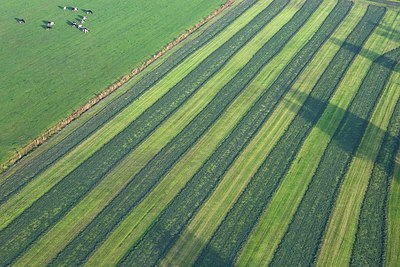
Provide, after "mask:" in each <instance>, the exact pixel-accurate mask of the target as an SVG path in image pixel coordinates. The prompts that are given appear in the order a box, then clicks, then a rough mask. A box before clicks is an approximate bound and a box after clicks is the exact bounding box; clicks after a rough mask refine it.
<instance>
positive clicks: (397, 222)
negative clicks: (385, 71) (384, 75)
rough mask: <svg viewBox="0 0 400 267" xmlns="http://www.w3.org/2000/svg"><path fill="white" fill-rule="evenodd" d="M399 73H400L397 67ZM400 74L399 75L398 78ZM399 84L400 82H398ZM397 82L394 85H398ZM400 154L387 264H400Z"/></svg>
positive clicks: (390, 204) (390, 205) (393, 181)
mask: <svg viewBox="0 0 400 267" xmlns="http://www.w3.org/2000/svg"><path fill="white" fill-rule="evenodd" d="M397 69H398V70H397V73H400V71H399V69H400V68H397ZM398 77H399V76H397V78H398ZM397 84H398V83H397ZM397 84H396V83H395V84H393V85H394V87H396V86H398V85H397ZM399 162H400V154H399V151H397V155H396V159H395V169H394V174H393V176H392V177H391V178H390V188H389V196H388V203H387V205H388V208H387V217H386V223H387V224H386V227H387V228H386V233H387V243H386V244H387V247H386V251H385V265H386V266H397V265H399V264H400V255H399V253H398V251H399V248H400V237H399V235H398V233H399V228H400V207H399V205H398V203H399V200H400V168H399V167H400V164H399Z"/></svg>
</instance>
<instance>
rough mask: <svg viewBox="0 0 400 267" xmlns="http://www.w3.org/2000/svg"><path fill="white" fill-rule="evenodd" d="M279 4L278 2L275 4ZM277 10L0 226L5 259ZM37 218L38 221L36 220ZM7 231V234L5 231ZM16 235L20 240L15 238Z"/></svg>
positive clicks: (267, 13)
mask: <svg viewBox="0 0 400 267" xmlns="http://www.w3.org/2000/svg"><path fill="white" fill-rule="evenodd" d="M277 6H279V5H277ZM283 6H284V5H281V7H280V8H282V7H283ZM279 11H280V9H279V8H276V7H273V8H270V9H266V10H265V11H264V12H262V13H260V14H259V15H258V16H257V17H256V18H255V19H253V20H252V22H251V23H249V24H247V25H246V27H245V28H243V29H242V30H241V31H240V32H239V33H237V34H236V35H235V36H234V37H232V38H231V39H230V40H229V41H227V42H226V43H225V44H224V45H223V46H221V47H220V48H218V49H217V50H216V51H214V52H213V54H211V56H209V57H208V58H207V59H206V60H205V61H203V62H202V63H201V64H200V65H199V66H198V67H197V68H196V69H195V70H193V71H192V72H191V73H190V74H188V75H187V76H186V77H185V78H184V79H183V80H181V81H180V82H178V83H177V84H176V85H175V86H174V87H173V88H172V89H171V90H170V91H169V92H168V93H166V94H165V95H164V96H163V97H162V98H160V99H159V100H158V101H157V102H156V103H155V104H153V105H152V106H151V107H150V108H149V109H147V110H146V111H145V112H144V113H142V114H141V115H140V116H139V117H138V119H137V120H135V121H134V122H133V123H131V124H130V125H129V126H128V127H127V128H125V129H124V130H123V131H122V132H120V133H119V134H118V135H117V136H116V137H115V138H113V139H112V140H111V141H110V142H109V143H107V144H106V145H105V146H103V147H102V148H101V149H100V150H98V151H97V152H96V153H95V154H93V155H92V156H91V157H90V158H89V159H88V160H87V161H85V162H84V163H83V164H81V165H80V166H79V167H78V168H76V169H75V170H74V171H73V172H71V173H70V174H69V175H68V176H67V177H65V178H64V179H63V180H62V181H61V182H59V183H58V184H57V185H56V186H54V187H53V188H52V189H51V190H50V191H49V192H47V193H46V194H45V195H44V196H43V197H42V198H40V199H39V200H38V201H36V202H35V203H34V204H33V205H32V206H31V207H29V208H28V209H27V210H25V211H24V213H22V214H21V215H20V216H19V217H18V218H17V219H15V220H14V221H13V222H12V223H11V224H10V225H8V226H7V227H6V228H5V229H3V231H2V232H1V233H0V239H3V238H4V239H6V240H8V241H7V242H9V243H12V244H13V246H14V247H13V246H9V245H8V244H6V242H3V245H4V248H7V251H6V250H3V249H2V254H3V255H4V257H1V258H2V260H4V263H7V262H8V261H9V260H11V259H12V258H15V256H16V255H18V254H19V253H20V252H22V251H23V250H24V249H25V248H26V246H27V245H28V244H30V243H31V242H32V241H33V240H34V239H36V238H37V237H38V236H39V235H40V234H41V233H42V232H44V231H45V230H46V229H47V228H48V227H49V226H50V225H51V224H52V222H55V221H56V220H58V219H59V218H60V217H61V216H62V214H65V212H66V211H68V210H69V209H70V208H71V207H72V206H73V205H74V204H75V203H77V202H78V201H79V200H80V199H81V198H82V197H83V196H84V195H85V194H86V193H87V192H88V191H89V190H91V188H93V187H94V186H95V185H96V184H97V183H98V182H99V181H100V180H101V178H102V177H103V176H104V174H106V173H107V172H108V171H109V170H110V169H111V168H112V167H113V166H114V165H115V164H117V163H118V162H119V161H120V160H121V159H122V158H123V157H124V156H125V155H126V154H127V153H129V152H130V151H132V149H134V148H135V147H136V146H137V145H138V144H139V143H140V142H141V141H142V140H144V138H145V137H146V136H147V135H148V134H149V133H150V132H152V131H153V130H154V129H155V128H157V127H158V125H159V124H160V123H162V121H164V120H165V119H166V118H167V117H168V116H170V115H171V114H172V113H173V112H174V111H175V110H176V109H177V108H178V107H179V106H181V105H182V104H183V103H184V102H185V101H186V100H187V99H189V98H190V97H191V96H192V95H193V93H194V92H195V91H196V90H198V89H199V88H200V87H201V85H203V84H204V83H205V82H206V81H207V80H208V79H209V78H210V77H211V76H212V75H214V74H215V73H216V72H218V70H220V69H221V68H222V67H223V66H224V64H226V62H227V60H228V59H229V58H230V57H231V56H232V55H233V54H234V53H236V52H237V51H238V50H239V49H240V48H241V47H242V46H243V45H244V44H245V43H247V41H249V40H250V39H251V37H252V36H253V35H254V34H255V33H256V32H258V31H259V30H260V29H261V28H262V27H263V26H264V25H265V24H266V23H267V22H268V21H269V20H270V19H271V18H272V17H274V16H275V15H276V14H277V13H279ZM81 177H87V179H81ZM46 211H52V212H46ZM34 214H35V215H34ZM39 214H40V215H39ZM32 218H35V221H32V220H31V219H32ZM38 221H40V222H41V223H37V222H38ZM45 222H46V223H45ZM23 229H25V231H24V230H23ZM16 233H18V234H16ZM9 234H10V236H8V235H9ZM11 236H13V237H14V241H15V242H14V241H12V240H11V239H10V237H11ZM17 239H18V240H19V241H16V240H17ZM17 248H18V249H17ZM5 255H7V256H5ZM12 255H13V256H12Z"/></svg>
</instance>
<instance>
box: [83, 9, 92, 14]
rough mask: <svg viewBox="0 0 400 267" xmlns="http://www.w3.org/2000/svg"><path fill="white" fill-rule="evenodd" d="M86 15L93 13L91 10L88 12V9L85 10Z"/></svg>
mask: <svg viewBox="0 0 400 267" xmlns="http://www.w3.org/2000/svg"><path fill="white" fill-rule="evenodd" d="M85 13H86V14H93V11H92V10H90V9H88V10H86V12H85Z"/></svg>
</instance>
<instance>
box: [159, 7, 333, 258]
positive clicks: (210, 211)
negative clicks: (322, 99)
mask: <svg viewBox="0 0 400 267" xmlns="http://www.w3.org/2000/svg"><path fill="white" fill-rule="evenodd" d="M335 4H336V1H331V2H330V3H329V4H327V5H322V6H320V7H319V9H318V10H317V11H316V12H315V13H314V15H313V16H312V18H311V19H310V20H309V21H308V22H307V23H306V24H305V25H304V26H303V28H302V29H301V30H300V31H299V32H298V33H297V34H296V36H295V37H294V38H293V40H292V41H291V42H290V43H288V44H287V47H286V49H285V50H284V51H282V52H281V54H280V55H279V56H278V58H276V61H277V62H280V61H281V60H282V59H287V58H290V59H291V58H292V57H293V56H294V55H295V54H296V53H297V52H298V51H299V50H300V49H301V48H302V47H303V45H304V44H305V43H306V42H307V41H308V40H309V38H311V36H312V35H313V34H314V33H315V31H316V29H318V27H319V26H320V24H321V23H322V22H323V20H324V18H325V17H326V16H327V15H328V14H329V13H330V12H331V11H332V9H333V7H334V6H335ZM281 58H282V59H281ZM308 71H309V73H311V72H317V73H314V74H313V75H315V76H319V72H320V71H321V68H320V66H319V65H316V66H315V68H314V69H308ZM261 75H262V74H261ZM302 77H306V75H302ZM304 82H305V81H304V80H300V79H299V80H297V85H305V84H302V83H304ZM314 82H315V81H314ZM257 86H259V87H265V86H266V85H264V84H258V85H257ZM312 87H313V86H312V85H310V84H307V86H299V87H297V86H296V89H297V88H298V90H296V89H293V90H290V91H289V92H288V93H287V94H286V95H285V96H284V99H286V100H287V101H289V99H291V98H293V97H294V98H296V99H298V98H300V97H301V95H300V94H299V96H294V95H296V94H298V92H299V91H300V92H302V93H303V94H307V93H308V91H309V90H311V88H312ZM303 98H304V97H303ZM303 100H305V98H304V99H303ZM299 108H300V107H299V105H297V103H296V104H293V105H292V107H291V109H288V108H287V105H286V104H282V102H281V104H279V105H278V107H277V108H276V110H275V111H274V113H273V114H272V115H271V117H270V118H269V119H268V120H267V122H266V123H265V124H264V126H263V127H262V128H261V130H260V132H259V133H258V134H257V135H256V136H255V137H254V139H253V140H252V141H251V142H250V143H249V145H248V146H247V147H246V149H245V150H244V151H243V153H242V154H241V155H240V156H239V157H238V158H237V160H236V161H235V162H234V164H233V165H232V167H231V168H230V169H229V170H228V172H227V173H226V175H225V177H224V178H223V180H222V181H221V183H220V184H219V185H218V186H217V188H216V190H215V192H214V193H213V194H212V196H211V197H210V198H209V199H208V200H207V202H206V203H205V204H204V206H203V207H202V208H201V209H200V210H199V212H198V213H197V215H196V216H195V217H194V218H193V220H192V221H191V223H190V224H189V225H188V227H187V228H186V230H185V231H184V232H183V235H182V236H180V238H179V239H178V240H177V242H176V243H175V244H174V246H173V247H172V248H171V250H170V251H169V252H168V254H167V256H166V257H165V258H164V260H163V261H162V262H161V265H164V266H168V265H174V266H175V265H191V264H193V263H194V261H195V260H196V258H197V256H198V255H199V253H200V252H201V250H202V248H203V247H204V246H205V245H206V244H207V243H208V241H209V239H210V238H211V236H212V235H213V233H214V231H215V230H216V228H217V227H218V225H219V224H220V222H221V221H222V219H223V218H224V216H225V214H226V213H227V212H228V210H229V209H230V208H231V206H232V205H233V204H234V203H235V202H236V200H237V198H238V197H239V195H240V192H241V191H242V190H243V189H244V188H245V187H246V184H247V183H248V182H249V180H250V179H251V177H252V176H253V174H254V173H255V172H256V170H257V169H258V167H259V166H260V165H261V163H262V162H263V161H264V159H265V157H267V156H268V154H269V152H270V150H271V149H272V148H273V146H274V144H275V143H276V142H277V141H278V140H279V137H280V136H281V135H282V134H283V133H284V132H285V129H286V128H287V126H288V125H289V124H290V122H291V121H292V119H293V118H294V117H295V115H296V113H297V112H296V110H298V109H299ZM265 140H268V142H265Z"/></svg>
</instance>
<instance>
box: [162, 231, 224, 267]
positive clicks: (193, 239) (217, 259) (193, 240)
mask: <svg viewBox="0 0 400 267" xmlns="http://www.w3.org/2000/svg"><path fill="white" fill-rule="evenodd" d="M185 229H187V228H185ZM185 229H184V230H183V232H182V233H181V234H183V233H184V234H185V240H189V244H190V245H192V244H195V245H194V246H195V247H199V246H200V247H203V248H205V247H207V249H208V250H209V254H208V255H209V257H210V259H211V260H212V262H213V264H212V266H230V265H229V263H228V262H227V261H225V260H224V259H223V258H222V257H221V256H220V255H219V253H218V252H216V251H215V250H214V249H213V248H211V247H209V246H207V243H208V242H204V241H203V240H200V239H199V238H198V237H197V235H195V234H193V233H192V232H189V233H188V232H185ZM181 234H180V235H179V236H181ZM165 237H166V239H165V241H166V242H168V241H169V240H168V239H169V235H168V234H166V235H165ZM177 240H179V238H178V239H177ZM177 240H174V241H173V243H172V244H171V245H170V246H169V247H168V248H167V250H166V251H165V252H164V253H163V255H162V257H161V258H165V256H166V255H167V254H168V252H169V251H170V249H171V248H172V247H173V245H174V244H175V243H176V241H177ZM160 247H162V246H160ZM201 251H202V250H200V252H199V254H198V255H197V257H196V260H195V261H194V262H184V263H183V265H184V266H196V263H198V261H199V260H200V256H201ZM178 256H179V255H178ZM159 264H160V262H158V263H157V265H159ZM168 265H169V266H177V263H176V262H173V259H172V262H170V263H168Z"/></svg>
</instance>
